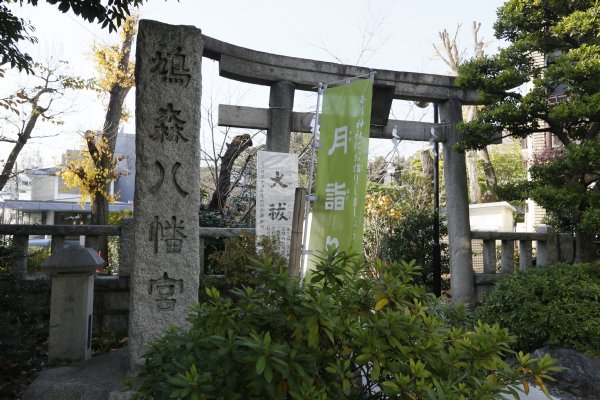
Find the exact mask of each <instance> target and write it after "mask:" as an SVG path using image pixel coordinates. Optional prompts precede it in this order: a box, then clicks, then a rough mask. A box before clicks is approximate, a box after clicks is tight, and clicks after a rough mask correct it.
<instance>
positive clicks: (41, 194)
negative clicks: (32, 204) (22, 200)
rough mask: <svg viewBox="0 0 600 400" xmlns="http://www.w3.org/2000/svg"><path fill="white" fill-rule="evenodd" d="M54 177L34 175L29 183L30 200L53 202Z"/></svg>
mask: <svg viewBox="0 0 600 400" xmlns="http://www.w3.org/2000/svg"><path fill="white" fill-rule="evenodd" d="M56 179H57V178H56V176H53V175H34V176H33V179H32V182H31V200H53V199H54V189H55V182H56Z"/></svg>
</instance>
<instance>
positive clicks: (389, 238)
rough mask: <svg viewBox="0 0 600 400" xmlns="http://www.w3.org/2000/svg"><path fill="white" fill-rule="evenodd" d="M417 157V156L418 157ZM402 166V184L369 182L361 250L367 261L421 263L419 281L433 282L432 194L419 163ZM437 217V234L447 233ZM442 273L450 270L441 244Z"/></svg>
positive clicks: (445, 248)
mask: <svg viewBox="0 0 600 400" xmlns="http://www.w3.org/2000/svg"><path fill="white" fill-rule="evenodd" d="M417 160H418V159H417ZM414 163H416V164H417V165H416V166H413V167H409V168H405V169H404V171H403V172H402V175H401V177H400V179H401V182H402V183H403V185H402V186H398V185H381V184H376V183H372V182H369V183H368V184H367V196H366V202H365V230H364V232H365V234H364V249H365V256H366V258H367V259H368V260H375V259H378V258H383V259H385V260H390V261H399V260H404V261H407V262H409V261H411V260H415V261H416V263H417V264H418V265H422V266H423V271H422V275H421V278H422V282H423V283H424V284H425V285H431V284H432V282H433V244H434V238H433V219H434V209H433V193H432V190H431V183H430V180H429V178H428V177H427V176H426V174H423V173H421V172H420V171H421V166H420V164H418V161H416V162H414ZM445 221H446V220H445V217H444V216H440V234H441V236H445V235H447V227H446V224H445ZM440 245H441V250H442V258H441V261H442V273H448V272H449V266H448V262H449V259H448V245H447V244H446V243H441V244H440Z"/></svg>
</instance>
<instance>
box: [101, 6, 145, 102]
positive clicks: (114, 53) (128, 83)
mask: <svg viewBox="0 0 600 400" xmlns="http://www.w3.org/2000/svg"><path fill="white" fill-rule="evenodd" d="M137 23H138V17H137V16H135V15H132V16H130V17H128V18H127V20H126V21H125V23H124V24H123V26H122V27H121V32H120V34H121V41H122V42H124V41H125V38H126V37H127V36H135V34H136V32H137ZM93 53H94V58H95V60H96V65H97V69H98V86H99V87H100V89H101V90H102V91H103V92H107V93H108V92H110V91H111V88H112V87H113V85H114V84H115V83H117V84H119V86H121V87H123V88H131V87H133V86H134V83H135V80H134V70H135V63H134V62H133V61H129V64H128V66H127V70H126V71H123V70H122V69H121V68H120V65H121V63H122V61H123V60H122V57H123V51H122V48H121V46H120V45H118V44H115V45H111V46H109V45H97V44H96V45H94V47H93Z"/></svg>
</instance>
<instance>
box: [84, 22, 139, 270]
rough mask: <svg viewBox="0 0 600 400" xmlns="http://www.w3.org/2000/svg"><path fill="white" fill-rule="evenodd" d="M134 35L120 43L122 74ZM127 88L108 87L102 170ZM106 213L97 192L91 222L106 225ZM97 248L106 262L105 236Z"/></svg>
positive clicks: (107, 162) (114, 138)
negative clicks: (105, 143)
mask: <svg viewBox="0 0 600 400" xmlns="http://www.w3.org/2000/svg"><path fill="white" fill-rule="evenodd" d="M134 36H135V31H134V30H130V31H127V34H126V36H125V38H124V40H123V43H122V45H121V60H120V62H119V67H118V70H119V71H120V72H122V73H123V75H126V74H127V71H128V69H129V58H130V56H131V46H132V43H133V38H134ZM129 89H131V87H130V86H123V85H122V83H121V82H120V81H119V80H118V79H117V81H116V82H115V83H113V85H112V87H111V89H110V97H109V100H108V107H107V109H106V116H105V118H104V125H103V127H102V137H104V138H106V139H107V141H108V147H109V149H110V152H109V154H108V155H107V156H105V157H102V159H101V160H100V167H101V168H102V169H104V170H106V169H108V168H109V167H110V165H111V161H112V157H114V155H115V147H116V144H117V135H118V133H119V123H120V121H121V117H122V116H123V102H124V101H125V97H127V94H128V93H129ZM109 185H110V183H109V184H107V187H106V192H107V193H108V192H109V189H110V188H109V187H108V186H109ZM108 213H109V211H108V200H107V199H106V198H104V196H102V195H100V194H99V193H97V194H96V195H95V201H94V206H93V207H92V223H93V224H95V225H108ZM98 250H99V252H101V254H102V257H103V258H104V260H105V261H107V262H108V240H107V238H106V237H105V236H101V237H98Z"/></svg>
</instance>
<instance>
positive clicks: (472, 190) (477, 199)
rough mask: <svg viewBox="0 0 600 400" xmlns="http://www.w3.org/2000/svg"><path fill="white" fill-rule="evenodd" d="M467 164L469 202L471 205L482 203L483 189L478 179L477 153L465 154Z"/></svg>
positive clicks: (469, 152)
mask: <svg viewBox="0 0 600 400" xmlns="http://www.w3.org/2000/svg"><path fill="white" fill-rule="evenodd" d="M465 157H466V163H467V179H468V182H469V200H470V201H471V203H481V189H480V188H479V180H478V179H477V151H475V150H470V151H467V152H466V153H465Z"/></svg>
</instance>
